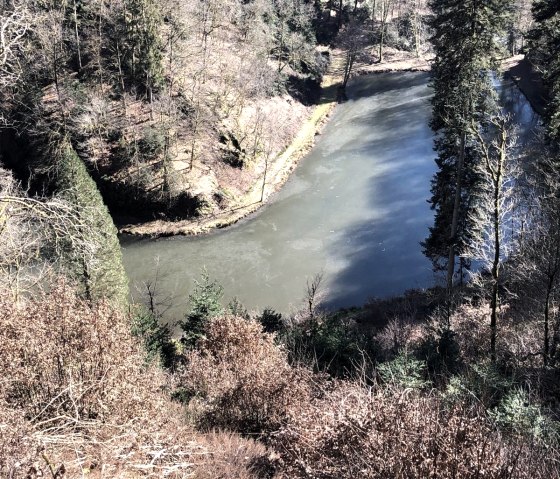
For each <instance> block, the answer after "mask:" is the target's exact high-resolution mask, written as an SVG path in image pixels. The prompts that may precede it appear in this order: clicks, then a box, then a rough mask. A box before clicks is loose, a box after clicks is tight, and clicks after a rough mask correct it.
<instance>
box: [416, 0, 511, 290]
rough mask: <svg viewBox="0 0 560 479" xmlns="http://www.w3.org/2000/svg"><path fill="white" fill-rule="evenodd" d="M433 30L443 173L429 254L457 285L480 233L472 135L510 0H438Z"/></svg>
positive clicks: (435, 188)
mask: <svg viewBox="0 0 560 479" xmlns="http://www.w3.org/2000/svg"><path fill="white" fill-rule="evenodd" d="M430 7H431V9H432V11H433V17H432V19H431V22H430V23H431V28H432V30H433V36H432V38H431V42H432V44H433V46H434V50H435V53H436V58H435V61H434V64H433V67H432V72H433V73H432V87H433V89H434V97H433V100H432V106H433V114H432V121H431V127H432V129H433V130H434V132H435V133H436V135H437V136H436V140H435V151H436V152H437V154H438V157H437V159H436V163H437V165H438V172H437V173H436V175H435V176H434V179H433V180H432V197H431V198H430V203H431V206H432V209H434V210H435V211H436V214H435V221H434V226H433V227H432V228H431V229H430V235H429V237H428V238H427V239H426V240H425V241H424V243H423V247H424V253H425V254H426V256H428V257H429V258H430V259H431V260H432V262H433V264H434V269H435V270H445V269H447V285H448V287H451V285H452V281H453V275H454V272H455V258H456V255H457V254H458V252H460V251H461V250H463V249H464V247H465V246H466V245H467V244H468V242H469V241H470V239H471V238H472V236H473V235H474V234H476V231H475V230H474V228H473V225H469V221H468V218H469V217H470V215H469V210H470V209H471V202H470V194H469V192H470V191H471V190H472V188H473V185H474V183H475V182H476V174H475V172H474V171H475V168H474V166H475V164H476V162H477V155H476V153H475V150H474V148H473V145H474V138H473V137H472V134H471V133H469V128H472V126H473V123H475V124H476V123H477V122H479V121H480V116H481V115H483V114H484V110H485V105H486V102H485V100H486V98H488V96H491V95H492V92H493V87H492V82H491V76H490V72H491V71H492V70H496V69H497V61H498V57H499V52H500V45H499V41H498V39H499V38H500V35H501V34H502V33H503V31H504V30H505V28H506V26H507V18H508V14H509V13H510V10H511V1H510V0H487V1H481V0H432V1H431V2H430Z"/></svg>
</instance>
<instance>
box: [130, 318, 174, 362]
mask: <svg viewBox="0 0 560 479" xmlns="http://www.w3.org/2000/svg"><path fill="white" fill-rule="evenodd" d="M132 334H133V335H134V336H136V337H138V338H140V339H141V340H142V342H143V344H144V349H145V350H146V353H147V356H148V360H152V359H156V360H158V361H159V362H160V363H161V365H162V366H163V367H165V368H170V367H172V366H173V364H174V362H175V359H176V356H177V348H176V346H175V343H174V342H173V340H172V337H171V331H170V330H169V327H168V326H167V325H162V324H160V322H159V320H158V318H157V316H156V315H155V314H154V313H152V312H150V311H148V310H147V309H146V308H143V307H140V308H138V309H137V310H136V311H135V313H134V315H133V316H132Z"/></svg>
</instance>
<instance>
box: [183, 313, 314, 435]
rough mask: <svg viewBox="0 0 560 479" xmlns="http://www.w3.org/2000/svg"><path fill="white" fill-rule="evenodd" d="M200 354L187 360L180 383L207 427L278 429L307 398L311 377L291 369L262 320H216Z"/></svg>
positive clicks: (249, 430) (248, 430) (244, 430)
mask: <svg viewBox="0 0 560 479" xmlns="http://www.w3.org/2000/svg"><path fill="white" fill-rule="evenodd" d="M198 346H199V349H198V350H195V351H191V352H190V353H189V354H188V355H187V366H186V368H185V370H184V372H183V374H182V375H181V378H180V380H179V384H180V386H181V387H182V388H184V390H185V391H187V393H188V394H189V395H190V396H191V397H192V399H191V401H190V403H189V409H190V411H191V412H192V413H193V414H194V415H195V417H196V418H197V420H198V424H199V425H200V426H201V427H202V428H214V427H218V428H227V429H229V430H233V431H239V432H242V433H255V432H259V433H260V432H266V431H272V430H275V429H277V428H278V427H279V426H280V425H281V424H282V422H283V421H284V419H285V417H286V414H287V411H288V409H289V408H290V407H291V405H292V404H293V403H296V402H299V401H302V400H303V399H304V398H305V397H306V394H307V386H306V383H305V378H306V377H307V372H306V371H305V370H302V369H294V368H292V367H290V365H289V364H288V361H287V355H286V353H285V351H283V350H282V349H280V348H279V347H278V346H276V345H275V344H274V336H272V335H270V334H267V333H264V332H263V331H262V326H261V325H260V324H259V323H257V322H256V321H251V320H246V319H244V318H237V317H233V316H225V317H218V318H212V319H210V320H209V322H208V323H207V326H206V330H205V334H204V337H203V339H201V340H200V342H199V344H198Z"/></svg>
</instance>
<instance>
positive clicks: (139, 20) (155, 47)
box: [122, 0, 163, 101]
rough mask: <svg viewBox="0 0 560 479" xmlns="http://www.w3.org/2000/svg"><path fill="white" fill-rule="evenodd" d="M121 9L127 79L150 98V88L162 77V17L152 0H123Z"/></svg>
mask: <svg viewBox="0 0 560 479" xmlns="http://www.w3.org/2000/svg"><path fill="white" fill-rule="evenodd" d="M123 13H124V25H125V38H124V41H123V42H122V43H123V45H122V46H123V55H124V64H125V66H126V69H127V73H128V76H129V80H130V82H131V83H132V84H133V85H134V86H136V87H138V88H140V90H141V91H142V92H144V93H146V96H147V97H148V99H149V100H150V101H151V100H152V94H153V90H154V89H155V88H157V87H158V86H159V85H160V84H161V82H162V80H163V66H162V59H163V44H162V39H161V29H162V26H163V18H162V16H161V14H160V11H159V9H158V5H157V3H156V2H154V1H153V0H126V1H125V2H124V12H123Z"/></svg>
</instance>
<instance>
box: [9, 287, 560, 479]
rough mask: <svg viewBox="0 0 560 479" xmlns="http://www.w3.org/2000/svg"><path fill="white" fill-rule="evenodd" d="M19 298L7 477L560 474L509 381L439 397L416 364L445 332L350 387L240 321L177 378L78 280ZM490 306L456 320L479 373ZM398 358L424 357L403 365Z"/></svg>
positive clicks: (404, 343) (221, 328) (420, 337)
mask: <svg viewBox="0 0 560 479" xmlns="http://www.w3.org/2000/svg"><path fill="white" fill-rule="evenodd" d="M5 298H6V296H2V297H0V326H1V327H0V370H1V371H2V373H3V374H2V378H1V380H0V431H1V434H0V476H1V477H10V478H20V477H21V478H27V477H31V478H33V477H52V478H71V477H82V476H84V475H87V476H88V477H116V478H118V477H127V478H128V477H172V478H179V477H198V478H208V479H210V478H218V477H220V478H247V479H248V478H266V477H268V478H272V477H276V478H310V477H313V478H325V479H326V478H333V479H334V478H362V477H363V478H387V477H392V478H419V477H432V478H452V477H456V478H512V479H513V478H519V479H521V478H537V479H538V478H543V479H544V478H547V479H548V478H552V477H560V467H559V461H558V458H559V455H558V452H557V449H556V444H557V442H555V441H556V439H555V437H554V434H555V432H554V427H553V426H550V424H552V423H553V421H552V420H551V419H546V418H545V417H544V415H543V414H541V412H540V411H539V410H537V409H535V408H534V407H533V406H530V405H527V404H523V401H521V403H519V400H518V396H511V395H510V396H511V398H512V399H509V402H508V403H507V405H508V406H507V407H509V409H507V408H504V407H502V406H496V404H501V403H500V402H499V401H500V400H499V399H496V397H489V396H488V395H487V393H488V391H494V392H495V393H496V394H501V395H502V396H504V395H505V393H504V392H503V391H502V392H500V391H498V389H499V387H501V386H500V384H501V383H500V384H498V383H499V381H502V379H503V378H501V376H500V375H499V374H498V373H497V372H496V373H495V374H496V375H495V376H492V374H490V373H489V372H488V371H486V372H485V371H483V368H482V366H481V365H478V366H476V367H474V366H473V368H471V369H472V371H475V372H476V373H477V374H479V377H474V373H471V377H470V378H469V376H468V374H467V375H465V373H464V372H465V371H468V370H469V369H468V368H467V369H465V368H466V366H464V365H463V366H462V368H463V374H462V375H455V376H450V377H449V378H448V380H447V381H443V382H442V383H441V384H438V387H437V388H435V387H434V386H432V384H434V383H432V382H430V377H429V374H427V369H426V367H425V364H424V363H422V362H421V361H419V360H418V359H414V358H413V357H412V352H413V350H415V349H417V350H419V351H421V350H422V347H423V346H422V345H423V344H426V341H428V339H429V337H430V336H431V335H434V334H436V333H434V331H435V326H434V325H433V324H431V325H430V324H428V325H424V326H419V325H408V326H406V325H404V326H403V325H400V326H399V325H398V324H397V322H392V323H390V324H389V325H388V326H387V328H386V330H384V331H381V332H380V333H379V335H378V345H379V347H380V348H387V351H386V352H385V353H384V354H385V355H386V359H385V360H384V361H385V362H384V363H383V364H378V365H374V364H370V365H367V367H366V365H364V367H363V369H362V370H361V371H357V372H358V373H360V374H356V375H355V378H354V379H352V378H347V379H344V380H342V379H334V378H332V377H330V376H328V375H327V374H318V373H313V372H312V371H311V370H310V369H308V368H306V367H303V366H295V365H292V364H290V362H289V355H288V352H287V351H286V350H285V348H283V347H281V346H279V345H278V344H277V343H276V341H275V337H274V336H273V335H271V334H268V333H265V332H263V329H262V326H261V325H260V324H259V323H258V322H257V321H255V320H248V319H245V318H238V317H234V316H227V315H226V316H221V317H218V318H213V319H209V320H208V321H207V322H206V326H205V330H204V334H203V335H202V337H201V339H200V340H199V342H198V344H197V346H196V347H195V348H194V349H191V350H189V351H183V352H182V353H179V357H178V358H176V361H175V363H174V364H175V366H174V369H173V370H172V371H166V372H164V371H163V370H162V369H161V367H160V366H159V365H158V364H155V363H154V362H153V361H148V360H147V356H146V353H145V351H144V350H143V349H142V346H141V345H140V343H139V342H138V340H137V339H138V338H135V337H133V336H132V335H131V333H130V324H129V321H128V319H127V318H126V316H125V315H123V314H122V313H121V312H118V311H116V310H115V309H113V308H112V307H111V306H110V305H108V304H104V303H98V304H95V305H92V304H90V303H87V302H85V301H83V300H81V299H79V298H78V297H77V296H76V295H75V293H74V292H73V291H72V288H70V287H69V286H68V285H67V284H65V283H59V284H58V285H57V286H56V287H54V288H53V289H52V291H50V292H49V294H48V295H37V297H36V299H28V300H21V301H20V302H19V303H14V302H13V301H11V300H8V299H5ZM475 310H476V308H475V307H474V306H469V307H466V308H463V310H459V312H458V313H457V315H461V318H463V319H460V318H459V316H457V317H456V318H453V321H454V328H455V329H456V331H457V336H456V341H457V342H458V348H457V351H456V352H457V354H458V355H459V356H460V357H462V360H463V361H464V360H465V359H466V358H467V357H468V356H469V355H471V356H470V357H471V358H472V359H473V360H477V357H476V356H477V352H476V350H475V349H473V348H474V345H475V343H476V342H477V341H482V338H483V337H484V336H485V334H484V331H483V330H480V331H477V329H476V328H475V327H474V326H473V325H474V324H475V322H476V311H475ZM405 326H406V327H405ZM395 329H398V330H399V331H401V330H402V331H405V333H406V334H404V333H403V335H401V337H399V338H397V339H398V342H399V343H400V344H398V345H395V344H394V341H393V340H395V335H394V334H392V333H391V331H393V330H395ZM510 329H511V331H514V328H513V327H512V328H510ZM468 331H470V332H471V333H472V334H470V335H469V334H468ZM511 334H512V336H511V337H512V338H513V337H514V336H513V332H512V333H511ZM387 338H392V339H393V340H391V341H388V340H387ZM384 341H385V342H387V341H388V343H387V345H385V346H384V344H385V343H384ZM389 343H390V344H389ZM518 343H519V344H523V341H522V340H521V339H520V340H519V341H518ZM512 344H513V343H512ZM394 346H398V348H400V349H401V350H403V349H404V350H407V351H408V353H407V354H408V356H404V357H403V356H402V355H396V356H395V355H393V357H392V358H391V354H392V353H391V352H390V351H389V350H390V349H393V347H394ZM364 364H365V363H364ZM493 378H494V379H493ZM477 381H478V383H477ZM484 381H486V383H484ZM488 381H490V382H493V381H494V382H493V383H492V384H489V383H488ZM476 384H478V386H476ZM475 386H476V387H478V388H479V389H476V387H475ZM503 387H504V391H505V389H506V386H503ZM485 394H486V396H485ZM172 396H173V397H175V400H172V399H171V397H172ZM519 397H521V396H519ZM177 399H179V400H177ZM516 401H517V402H516ZM500 407H501V409H500ZM516 408H517V409H516ZM547 421H548V422H547Z"/></svg>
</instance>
